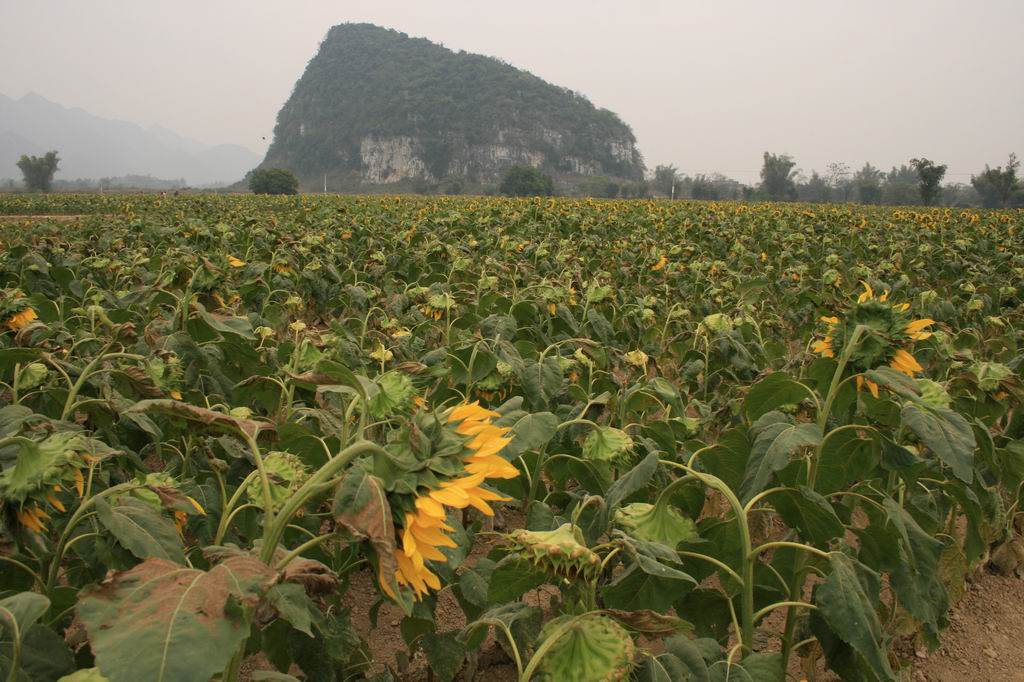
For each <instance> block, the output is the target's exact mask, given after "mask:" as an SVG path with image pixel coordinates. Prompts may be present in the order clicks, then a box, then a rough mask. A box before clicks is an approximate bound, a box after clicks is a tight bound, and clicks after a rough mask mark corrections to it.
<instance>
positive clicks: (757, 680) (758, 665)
mask: <svg viewBox="0 0 1024 682" xmlns="http://www.w3.org/2000/svg"><path fill="white" fill-rule="evenodd" d="M708 679H709V680H710V681H711V682H782V680H783V676H782V654H778V653H775V654H751V655H749V656H747V657H746V658H744V659H742V660H734V661H732V662H729V661H716V662H715V663H713V664H712V665H711V666H710V667H709V668H708Z"/></svg>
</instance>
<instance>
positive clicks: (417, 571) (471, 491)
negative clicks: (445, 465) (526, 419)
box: [379, 402, 519, 600]
mask: <svg viewBox="0 0 1024 682" xmlns="http://www.w3.org/2000/svg"><path fill="white" fill-rule="evenodd" d="M499 416H500V415H499V414H498V413H497V412H493V411H491V410H487V409H485V408H483V407H480V405H479V403H477V402H474V403H469V404H465V405H460V406H459V407H456V408H454V409H452V410H450V411H449V412H447V414H446V415H445V420H446V422H447V423H448V424H449V425H455V428H454V431H455V432H456V433H457V434H459V435H460V436H462V437H464V438H465V439H466V441H465V443H464V448H463V452H464V453H465V454H464V455H463V457H462V465H463V468H464V469H465V473H464V474H463V475H460V476H457V477H453V478H451V479H449V480H447V481H442V482H440V483H439V484H438V487H436V488H431V489H427V490H425V491H424V492H420V493H418V494H417V495H416V498H415V500H414V507H415V511H414V512H406V513H405V515H404V519H403V528H402V530H401V532H400V534H399V535H400V538H399V539H400V543H399V544H400V546H399V547H398V548H397V549H396V550H395V562H396V564H397V565H398V570H397V572H396V573H395V580H396V581H397V582H398V584H399V585H402V586H405V587H409V588H411V589H412V590H413V592H414V594H415V597H416V599H417V600H418V599H421V598H422V597H423V596H424V595H426V594H428V593H429V591H430V590H432V589H433V590H438V589H440V588H441V581H440V579H439V578H438V576H437V574H435V573H434V572H433V571H431V570H430V568H429V567H428V565H427V562H428V561H437V562H445V561H447V558H446V557H445V555H444V554H443V553H442V552H441V551H440V549H439V548H440V547H456V546H457V545H456V543H455V541H454V540H453V539H452V538H451V536H450V535H448V534H449V533H453V532H455V529H454V528H452V527H451V526H449V525H448V524H447V523H446V522H445V521H446V519H447V518H448V511H447V510H446V507H449V508H452V509H465V508H466V507H473V508H474V509H476V510H478V511H480V512H481V513H482V514H485V515H486V516H493V515H494V510H493V509H491V507H490V505H489V504H488V503H489V502H507V501H509V500H510V499H511V498H508V497H505V496H503V495H500V494H499V493H496V492H494V491H492V490H489V489H487V488H485V487H483V485H484V483H485V481H486V479H488V478H505V479H508V478H515V477H517V476H518V475H519V470H518V469H516V468H515V467H514V466H513V465H512V464H510V463H509V462H508V461H506V460H505V459H503V458H502V457H501V456H500V455H499V454H498V453H500V452H501V450H502V449H503V448H504V447H505V446H506V445H508V444H509V443H510V442H512V439H511V438H509V437H507V436H508V433H509V432H510V431H511V429H510V428H509V427H503V426H496V425H495V424H493V423H492V421H491V420H492V419H494V418H496V417H499ZM379 579H380V585H381V588H382V589H383V590H384V592H385V593H386V594H388V595H389V596H391V597H394V596H395V595H394V593H393V592H392V590H391V587H390V586H389V582H388V581H387V580H385V577H384V576H383V575H381V576H379Z"/></svg>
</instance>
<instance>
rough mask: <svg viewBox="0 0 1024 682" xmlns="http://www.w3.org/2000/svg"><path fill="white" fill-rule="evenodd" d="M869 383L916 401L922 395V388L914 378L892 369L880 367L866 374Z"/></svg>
mask: <svg viewBox="0 0 1024 682" xmlns="http://www.w3.org/2000/svg"><path fill="white" fill-rule="evenodd" d="M864 378H865V379H867V380H868V381H871V382H873V383H876V384H878V385H879V386H882V387H883V388H887V389H889V390H890V391H892V392H893V393H895V394H896V395H898V396H902V397H904V398H907V399H910V400H914V399H916V398H917V397H918V396H920V395H921V388H920V387H919V386H918V385H917V382H916V381H915V380H914V378H913V377H909V376H907V375H906V374H904V373H903V372H899V371H897V370H895V369H893V368H892V367H879V368H877V369H873V370H870V371H868V372H865V373H864Z"/></svg>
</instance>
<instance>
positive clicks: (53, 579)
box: [44, 481, 142, 596]
mask: <svg viewBox="0 0 1024 682" xmlns="http://www.w3.org/2000/svg"><path fill="white" fill-rule="evenodd" d="M90 482H91V481H90ZM141 487H142V486H141V484H139V483H135V482H134V481H132V482H131V483H121V484H120V485H115V486H113V487H110V488H107V489H106V490H104V491H103V492H101V493H97V494H95V495H93V496H92V497H89V498H88V499H86V500H84V501H83V502H82V504H80V505H78V509H76V510H75V512H74V513H73V514H72V515H71V518H70V519H68V524H67V525H66V526H64V532H63V533H61V536H60V540H58V542H57V547H56V549H55V550H54V553H53V558H52V559H51V560H50V569H49V571H48V572H47V577H46V586H45V588H44V592H45V593H46V595H47V596H49V595H50V594H52V593H53V589H54V587H55V586H56V584H57V577H58V574H59V573H60V565H61V561H62V560H63V559H64V552H65V551H67V548H68V546H69V544H70V543H69V542H68V537H69V536H70V535H71V531H72V530H74V528H75V526H77V525H78V523H79V522H80V521H81V520H82V519H83V518H84V517H85V516H86V513H87V512H88V511H89V510H90V509H91V508H92V506H93V505H94V504H95V503H96V500H99V499H102V498H104V497H109V496H110V495H113V494H115V493H121V492H127V491H129V490H134V489H135V488H141Z"/></svg>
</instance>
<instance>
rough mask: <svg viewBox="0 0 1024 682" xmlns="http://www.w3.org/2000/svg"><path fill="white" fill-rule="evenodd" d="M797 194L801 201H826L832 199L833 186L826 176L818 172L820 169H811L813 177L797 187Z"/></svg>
mask: <svg viewBox="0 0 1024 682" xmlns="http://www.w3.org/2000/svg"><path fill="white" fill-rule="evenodd" d="M797 196H798V197H799V199H800V201H808V202H811V203H822V202H826V201H829V200H831V199H832V187H831V186H830V185H829V183H828V181H827V180H826V179H825V178H823V177H821V175H819V174H818V171H811V177H809V178H808V179H807V182H805V183H803V184H801V185H800V186H798V187H797Z"/></svg>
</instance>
